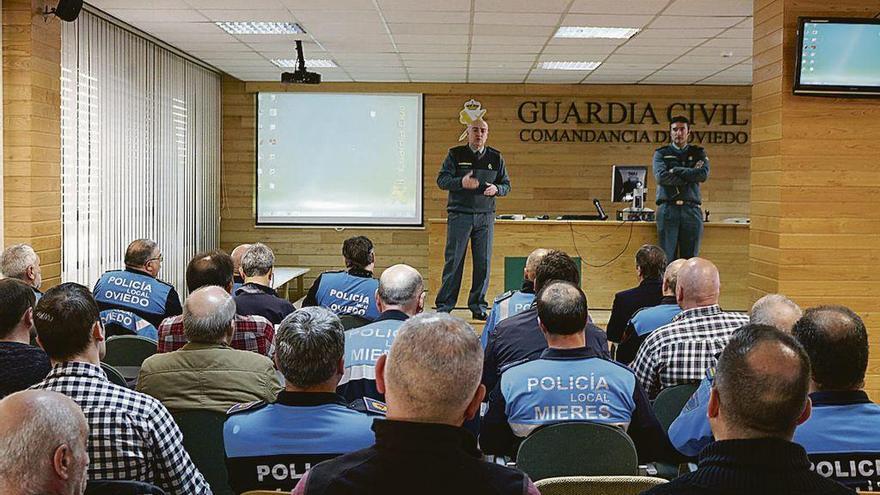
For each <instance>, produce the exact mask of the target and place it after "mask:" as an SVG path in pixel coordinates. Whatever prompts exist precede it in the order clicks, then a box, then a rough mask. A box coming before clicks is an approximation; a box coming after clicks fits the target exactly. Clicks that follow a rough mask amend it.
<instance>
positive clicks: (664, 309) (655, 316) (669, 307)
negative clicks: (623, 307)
mask: <svg viewBox="0 0 880 495" xmlns="http://www.w3.org/2000/svg"><path fill="white" fill-rule="evenodd" d="M679 313H681V308H680V307H679V306H678V304H661V305H659V306H653V307H650V308H644V309H642V310H640V311H638V312H637V313H636V314H634V315H633V317H632V319H630V323H632V326H633V328H634V329H635V331H636V335H638V336H639V337H642V336H644V335H647V334H649V333H651V332H653V331H654V330H657V329H658V328H660V327H662V326H663V325H666V324H667V323H671V322H672V318H674V317H675V315H677V314H679Z"/></svg>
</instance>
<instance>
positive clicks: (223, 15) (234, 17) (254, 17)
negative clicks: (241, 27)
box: [199, 9, 296, 22]
mask: <svg viewBox="0 0 880 495" xmlns="http://www.w3.org/2000/svg"><path fill="white" fill-rule="evenodd" d="M199 12H200V13H201V14H202V15H203V16H205V17H206V18H207V19H208V20H209V21H267V22H293V21H295V20H296V19H294V17H293V16H292V15H291V14H290V12H289V11H288V10H287V9H278V10H262V9H223V10H218V9H202V10H199Z"/></svg>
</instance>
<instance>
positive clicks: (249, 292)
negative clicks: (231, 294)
mask: <svg viewBox="0 0 880 495" xmlns="http://www.w3.org/2000/svg"><path fill="white" fill-rule="evenodd" d="M235 308H236V310H235V312H236V313H238V314H240V315H241V316H251V315H258V316H262V317H263V318H265V319H267V320H269V321H271V322H272V324H273V325H277V324H279V323H281V320H283V319H284V317H285V316H287V315H289V314H290V313H293V311H294V310H295V309H296V308H294V307H293V304H291V302H290V301H288V300H287V299H282V298H280V297H278V293H277V292H275V289H273V288H271V287H267V286H265V285H261V284H257V283H254V282H248V283H246V284H244V285H242V286H241V287H239V288H238V289H237V290H236V291H235Z"/></svg>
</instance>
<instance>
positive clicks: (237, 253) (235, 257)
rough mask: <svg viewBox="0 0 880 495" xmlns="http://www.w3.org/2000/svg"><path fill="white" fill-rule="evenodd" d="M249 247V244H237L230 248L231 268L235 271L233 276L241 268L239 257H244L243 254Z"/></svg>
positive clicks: (236, 274)
mask: <svg viewBox="0 0 880 495" xmlns="http://www.w3.org/2000/svg"><path fill="white" fill-rule="evenodd" d="M250 248H251V245H250V244H239V245H238V246H235V249H233V250H232V254H231V255H230V256H232V269H233V272H234V273H235V276H236V277H237V276H239V274H238V270H239V268H241V259H242V258H243V257H244V254H245V253H246V252H247V251H248V249H250Z"/></svg>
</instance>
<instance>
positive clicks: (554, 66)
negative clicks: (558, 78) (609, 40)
mask: <svg viewBox="0 0 880 495" xmlns="http://www.w3.org/2000/svg"><path fill="white" fill-rule="evenodd" d="M600 65H602V62H556V61H554V62H541V68H542V69H547V70H593V69H595V68H596V67H599V66H600Z"/></svg>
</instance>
